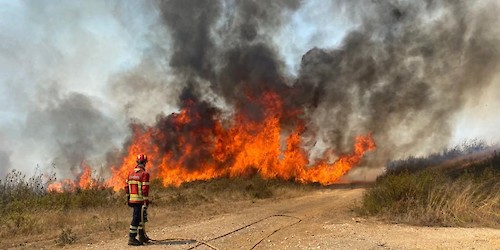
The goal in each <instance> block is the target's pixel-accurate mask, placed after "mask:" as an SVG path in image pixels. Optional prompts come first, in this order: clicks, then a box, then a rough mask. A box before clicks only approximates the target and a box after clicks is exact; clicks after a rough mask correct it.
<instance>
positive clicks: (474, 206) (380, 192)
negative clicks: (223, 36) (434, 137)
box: [356, 147, 500, 228]
mask: <svg viewBox="0 0 500 250" xmlns="http://www.w3.org/2000/svg"><path fill="white" fill-rule="evenodd" d="M469 149H470V148H467V147H466V149H465V150H457V149H454V150H451V151H450V150H446V151H444V152H443V153H440V154H433V155H430V156H429V157H422V158H415V157H410V158H409V159H407V160H399V161H396V162H392V163H390V164H389V166H388V168H387V169H388V170H387V172H386V173H385V174H384V175H382V176H380V177H378V179H377V180H376V183H375V185H374V186H373V187H372V188H369V189H367V191H366V192H365V194H364V197H363V199H362V201H361V204H360V206H359V207H358V208H356V211H357V212H358V213H359V214H361V215H369V216H378V217H381V218H383V219H386V220H388V221H390V222H395V223H408V224H413V225H425V226H462V227H472V226H485V227H493V228H500V154H499V153H498V152H497V151H494V152H490V151H488V153H486V154H480V157H477V156H476V157H466V156H465V157H464V155H467V154H470V153H471V152H469ZM481 150H484V148H483V149H481ZM473 151H474V150H473ZM450 155H452V157H450ZM391 164H392V165H391Z"/></svg>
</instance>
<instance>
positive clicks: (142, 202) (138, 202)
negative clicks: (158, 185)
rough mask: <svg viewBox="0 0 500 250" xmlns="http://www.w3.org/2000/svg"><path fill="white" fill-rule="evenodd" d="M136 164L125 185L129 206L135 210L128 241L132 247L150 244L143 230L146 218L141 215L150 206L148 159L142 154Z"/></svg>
mask: <svg viewBox="0 0 500 250" xmlns="http://www.w3.org/2000/svg"><path fill="white" fill-rule="evenodd" d="M136 162H137V165H136V167H135V168H134V169H132V170H130V173H129V174H128V178H127V180H126V183H127V184H126V185H125V193H127V200H128V205H129V206H130V207H132V208H133V209H134V212H133V213H132V222H131V223H130V234H129V240H128V244H129V245H131V246H139V245H143V244H144V243H148V242H149V238H148V237H147V236H146V234H145V232H144V230H143V228H142V221H143V220H144V218H142V215H141V209H144V213H146V209H147V206H148V205H149V198H148V195H149V173H148V172H147V171H146V169H145V168H146V163H147V162H148V157H147V156H146V155H144V154H140V155H138V156H137V161H136ZM137 234H139V240H137V239H136V237H137Z"/></svg>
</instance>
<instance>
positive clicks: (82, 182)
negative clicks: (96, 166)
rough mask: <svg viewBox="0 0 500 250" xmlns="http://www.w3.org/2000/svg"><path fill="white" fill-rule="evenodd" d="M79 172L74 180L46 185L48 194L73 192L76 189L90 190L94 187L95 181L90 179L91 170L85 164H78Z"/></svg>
mask: <svg viewBox="0 0 500 250" xmlns="http://www.w3.org/2000/svg"><path fill="white" fill-rule="evenodd" d="M80 168H81V172H80V174H79V175H78V177H77V178H76V180H71V179H64V180H62V181H58V182H54V183H51V184H49V185H48V187H47V190H48V191H49V192H57V193H61V192H64V191H69V192H73V191H75V190H77V189H90V188H93V187H95V184H96V181H95V180H94V179H92V168H91V167H90V166H89V165H87V164H86V163H85V162H82V163H81V164H80Z"/></svg>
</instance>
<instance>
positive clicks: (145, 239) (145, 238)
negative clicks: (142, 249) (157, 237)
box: [139, 229, 150, 243]
mask: <svg viewBox="0 0 500 250" xmlns="http://www.w3.org/2000/svg"><path fill="white" fill-rule="evenodd" d="M149 240H150V239H149V237H148V236H147V235H146V233H145V232H144V230H143V229H139V241H140V242H141V243H149Z"/></svg>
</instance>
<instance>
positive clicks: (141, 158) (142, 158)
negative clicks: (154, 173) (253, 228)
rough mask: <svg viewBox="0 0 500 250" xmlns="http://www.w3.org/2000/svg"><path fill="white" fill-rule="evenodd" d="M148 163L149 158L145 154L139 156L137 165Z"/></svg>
mask: <svg viewBox="0 0 500 250" xmlns="http://www.w3.org/2000/svg"><path fill="white" fill-rule="evenodd" d="M146 162H148V156H147V155H145V154H140V155H137V164H145V163H146Z"/></svg>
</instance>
